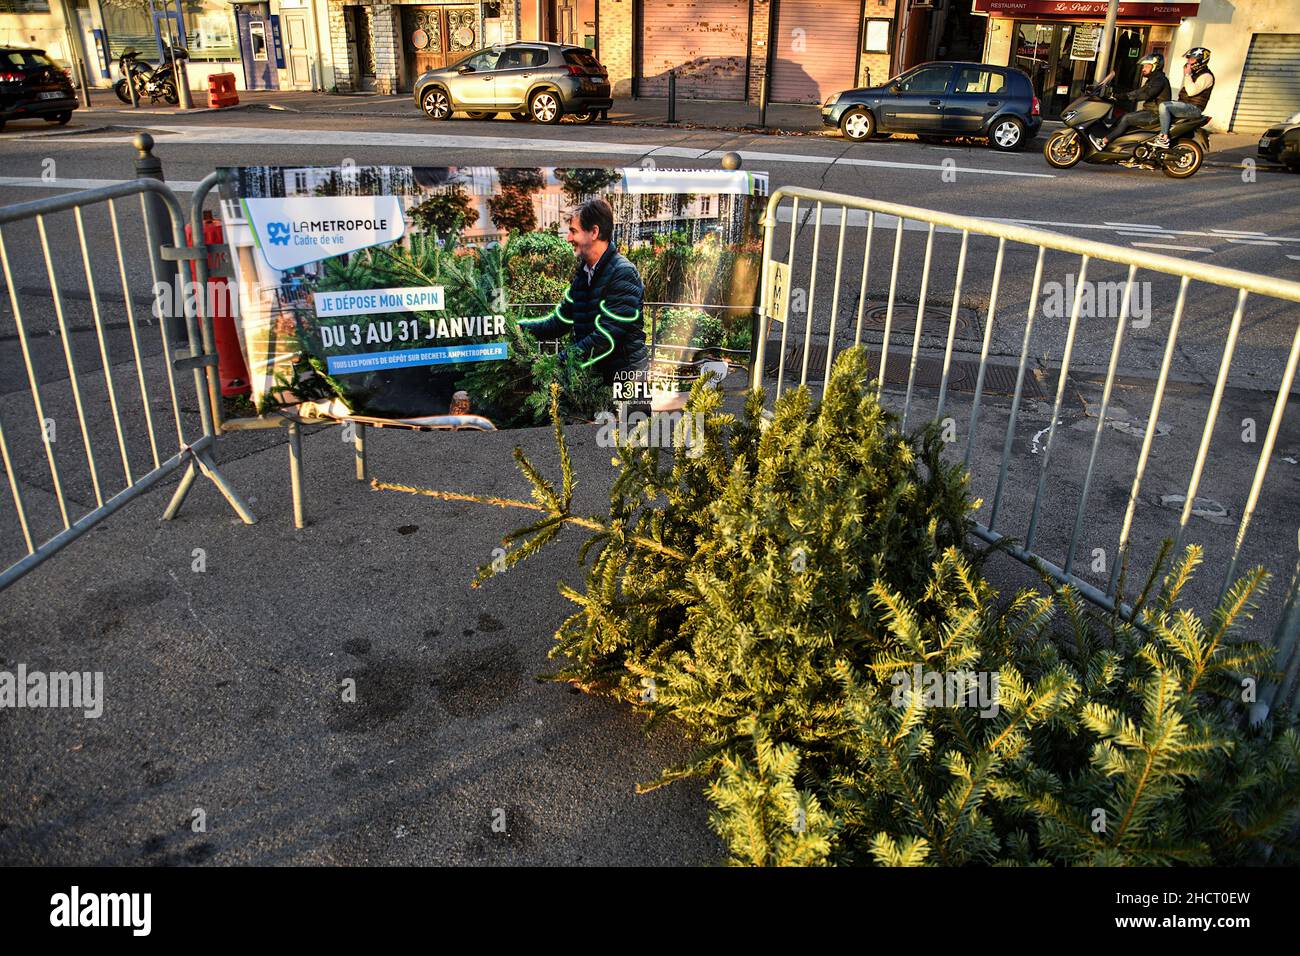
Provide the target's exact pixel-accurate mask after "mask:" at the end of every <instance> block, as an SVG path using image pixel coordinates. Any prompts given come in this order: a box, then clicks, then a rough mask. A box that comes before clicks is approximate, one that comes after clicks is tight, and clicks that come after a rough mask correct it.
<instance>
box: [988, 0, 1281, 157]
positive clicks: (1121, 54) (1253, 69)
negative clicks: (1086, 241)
mask: <svg viewBox="0 0 1300 956" xmlns="http://www.w3.org/2000/svg"><path fill="white" fill-rule="evenodd" d="M1106 7H1107V4H1106V2H1105V0H973V11H974V12H975V13H978V14H981V15H983V16H986V17H987V18H988V29H987V31H986V34H985V36H986V43H985V48H984V57H983V58H984V60H985V62H988V63H996V64H1000V65H1003V66H1014V67H1017V68H1019V69H1021V70H1023V71H1024V72H1025V73H1027V74H1029V77H1030V79H1031V80H1032V81H1033V84H1034V90H1035V92H1036V93H1037V95H1038V97H1039V99H1040V101H1041V102H1042V110H1043V115H1044V116H1046V117H1049V118H1052V117H1056V116H1059V115H1060V112H1061V110H1062V109H1064V107H1065V106H1066V104H1068V103H1069V102H1070V101H1071V100H1072V99H1074V98H1075V97H1076V96H1078V95H1079V93H1080V92H1081V91H1082V89H1083V86H1084V85H1085V84H1086V83H1090V82H1092V79H1093V76H1094V73H1095V69H1096V65H1097V51H1098V41H1099V40H1100V38H1101V31H1102V27H1103V24H1104V21H1105V17H1106ZM1193 46H1204V47H1207V48H1209V49H1210V51H1211V53H1212V56H1211V59H1210V67H1211V69H1212V70H1213V72H1214V76H1215V86H1214V93H1213V95H1212V96H1211V97H1210V102H1209V104H1208V106H1207V108H1206V110H1205V112H1206V114H1207V115H1208V116H1210V117H1211V122H1210V129H1211V130H1213V131H1219V132H1222V131H1225V130H1233V131H1238V132H1254V131H1257V130H1261V129H1264V128H1266V127H1267V126H1269V125H1271V124H1272V123H1275V122H1277V121H1279V120H1282V119H1285V118H1286V117H1287V116H1290V115H1291V114H1293V113H1295V112H1297V111H1300V0H1201V2H1199V3H1197V2H1169V0H1122V2H1121V3H1120V5H1119V22H1118V29H1117V31H1116V36H1115V41H1114V44H1113V46H1112V56H1111V60H1110V63H1109V64H1107V67H1106V69H1107V70H1114V72H1115V83H1116V85H1117V87H1118V88H1119V89H1131V88H1132V87H1133V86H1135V85H1136V78H1137V74H1138V68H1137V61H1138V59H1139V58H1140V57H1141V56H1142V55H1143V54H1144V53H1148V52H1153V51H1158V52H1160V53H1163V54H1164V55H1165V59H1166V61H1167V62H1168V64H1169V67H1168V71H1169V80H1170V83H1171V84H1173V86H1174V88H1175V89H1177V88H1178V87H1179V86H1180V84H1181V82H1182V60H1181V59H1180V55H1181V54H1182V53H1183V52H1184V51H1185V50H1187V49H1189V48H1191V47H1193Z"/></svg>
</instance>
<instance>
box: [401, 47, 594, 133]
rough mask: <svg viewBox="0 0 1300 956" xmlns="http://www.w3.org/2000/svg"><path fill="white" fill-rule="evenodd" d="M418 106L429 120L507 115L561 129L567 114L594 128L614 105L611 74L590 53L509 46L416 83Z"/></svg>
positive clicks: (482, 53)
mask: <svg viewBox="0 0 1300 956" xmlns="http://www.w3.org/2000/svg"><path fill="white" fill-rule="evenodd" d="M414 92H415V102H416V103H418V104H419V106H420V109H422V110H424V112H425V115H427V116H428V117H429V118H430V119H438V120H442V119H447V118H449V117H450V116H451V114H452V113H453V112H455V111H457V110H460V111H461V112H463V113H467V114H469V117H470V118H471V119H484V118H486V117H489V116H492V115H494V114H496V113H509V114H510V115H511V116H513V117H514V118H515V119H518V120H527V119H531V120H533V121H534V122H538V123H558V122H559V121H560V119H561V118H562V117H563V116H564V115H565V114H566V113H567V114H568V115H570V116H572V117H573V118H574V119H576V120H577V121H578V122H579V123H590V122H591V121H592V120H594V119H595V118H596V116H597V115H600V114H603V113H607V112H608V111H609V108H610V107H611V106H613V105H614V100H613V99H612V98H611V96H610V87H609V71H608V70H606V69H605V68H604V67H603V66H601V65H600V61H599V60H597V59H596V57H595V54H593V53H592V52H591V51H590V50H588V49H587V48H586V47H581V46H566V45H564V44H561V43H508V44H505V45H501V46H494V47H491V48H490V49H487V50H479V51H477V52H476V53H471V54H470V55H469V56H467V57H465V58H464V59H462V60H460V61H459V62H457V63H454V64H452V65H451V66H448V67H445V68H443V69H438V70H430V71H429V72H427V73H424V74H422V75H421V76H420V78H419V79H417V80H416V81H415V90H414Z"/></svg>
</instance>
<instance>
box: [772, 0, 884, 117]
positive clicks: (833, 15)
mask: <svg viewBox="0 0 1300 956" xmlns="http://www.w3.org/2000/svg"><path fill="white" fill-rule="evenodd" d="M776 9H777V13H776V19H777V27H776V47H775V50H776V63H775V65H774V67H773V70H772V100H773V102H776V103H821V102H823V101H824V100H825V99H826V97H828V96H830V95H831V94H832V93H838V92H839V91H840V90H847V89H851V88H852V87H854V86H856V85H857V68H858V32H859V30H860V28H861V21H862V4H861V3H860V2H859V0H831V2H827V0H780V2H779V3H778V4H777V8H776Z"/></svg>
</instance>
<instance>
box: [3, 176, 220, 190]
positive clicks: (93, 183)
mask: <svg viewBox="0 0 1300 956" xmlns="http://www.w3.org/2000/svg"><path fill="white" fill-rule="evenodd" d="M125 182H130V180H127V179H73V178H71V177H68V176H59V177H57V178H55V179H49V180H47V179H43V178H42V177H40V176H0V186H16V187H19V188H29V189H98V188H99V187H101V186H116V185H118V184H120V183H125ZM167 185H168V186H169V187H170V188H171V190H172V191H173V192H178V193H192V192H194V190H195V189H197V188H198V185H199V184H198V183H196V182H189V181H186V180H173V179H169V180H167Z"/></svg>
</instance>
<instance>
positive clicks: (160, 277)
mask: <svg viewBox="0 0 1300 956" xmlns="http://www.w3.org/2000/svg"><path fill="white" fill-rule="evenodd" d="M131 144H132V145H133V146H134V147H135V148H136V150H137V151H138V155H137V156H136V158H135V176H136V179H156V180H158V181H159V182H164V181H165V179H164V177H163V168H162V160H160V159H159V158H158V157H157V156H155V155H154V154H153V137H152V136H150V135H149V134H148V133H137V134H136V135H135V138H134V139H132V140H131ZM140 202H141V203H142V204H143V205H144V230H145V241H146V242H147V243H149V256H150V258H149V261H150V264H151V265H152V267H153V279H154V282H162V283H166V284H167V285H169V286H170V285H171V282H172V280H173V279H174V278H175V275H174V273H171V274H169V271H168V270H169V269H173V268H174V267H172V266H169V265H168V264H167V263H166V262H165V261H164V259H163V258H162V253H161V251H160V250H161V249H162V247H163V246H170V245H173V244H174V243H175V240H176V237H175V236H174V235H173V232H172V217H171V213H169V212H168V211H167V206H166V204H165V203H164V202H163V200H162V197H160V196H156V195H154V194H153V193H142V194H141V196H140ZM174 302H175V294H174V293H172V292H169V293H168V303H169V307H168V308H167V309H166V311H165V312H164V313H163V314H162V315H159V316H158V319H159V321H160V322H162V323H163V325H164V327H165V329H166V332H167V340H168V341H169V342H170V343H171V347H172V348H173V349H176V348H179V347H181V346H183V345H185V344H186V343H187V342H188V332H187V330H186V327H185V316H184V315H177V314H176V309H175V308H172V307H170V303H174ZM157 305H158V303H155V308H157ZM155 314H157V313H155Z"/></svg>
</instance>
